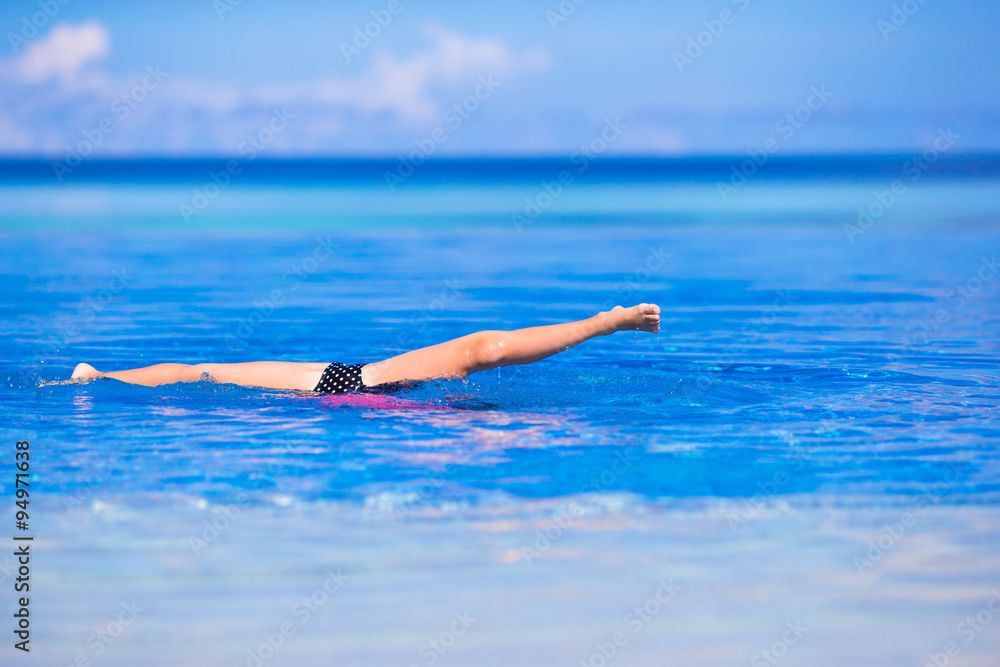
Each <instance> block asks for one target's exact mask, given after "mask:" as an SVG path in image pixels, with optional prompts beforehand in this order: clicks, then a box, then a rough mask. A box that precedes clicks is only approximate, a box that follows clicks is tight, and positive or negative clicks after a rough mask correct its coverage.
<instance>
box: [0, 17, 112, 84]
mask: <svg viewBox="0 0 1000 667" xmlns="http://www.w3.org/2000/svg"><path fill="white" fill-rule="evenodd" d="M109 46H110V39H109V38H108V30H107V28H105V27H104V25H103V24H101V23H100V22H98V21H93V20H91V21H86V22H84V23H81V24H80V25H78V26H72V25H69V24H67V23H60V24H59V25H57V26H56V27H55V28H53V30H52V32H50V33H49V34H48V35H46V36H45V37H44V38H42V39H39V40H38V41H36V42H33V43H32V44H31V45H30V46H28V48H27V49H26V50H25V52H24V53H23V54H22V55H21V56H20V57H19V58H17V59H16V60H14V62H13V63H12V65H13V71H14V72H15V73H16V74H17V76H18V77H19V78H20V79H22V80H23V81H26V82H28V83H38V82H41V81H46V80H48V79H50V78H52V77H53V76H58V77H61V78H64V79H69V78H71V77H73V76H74V75H75V74H77V72H79V71H80V70H81V69H82V68H83V67H84V66H86V65H87V64H88V63H90V62H92V61H96V60H101V59H103V58H104V57H105V56H106V55H107V54H108V49H109Z"/></svg>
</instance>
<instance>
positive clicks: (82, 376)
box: [70, 364, 101, 380]
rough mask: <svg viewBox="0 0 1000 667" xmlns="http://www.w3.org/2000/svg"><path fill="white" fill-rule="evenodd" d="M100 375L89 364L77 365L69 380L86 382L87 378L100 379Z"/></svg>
mask: <svg viewBox="0 0 1000 667" xmlns="http://www.w3.org/2000/svg"><path fill="white" fill-rule="evenodd" d="M100 376H101V373H100V371H98V370H97V369H96V368H94V367H93V366H91V365H90V364H77V365H76V368H75V369H74V370H73V375H72V376H70V380H86V379H88V378H96V377H100Z"/></svg>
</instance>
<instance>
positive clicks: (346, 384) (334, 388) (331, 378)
mask: <svg viewBox="0 0 1000 667" xmlns="http://www.w3.org/2000/svg"><path fill="white" fill-rule="evenodd" d="M362 367H364V364H352V365H350V366H348V365H347V364H342V363H340V362H339V361H335V362H333V363H332V364H330V365H329V366H327V367H326V368H325V369H324V370H323V375H322V376H321V377H320V378H319V384H317V385H316V391H318V392H320V393H323V394H354V393H360V392H363V391H364V390H365V389H366V387H365V384H364V382H362V381H361V369H362Z"/></svg>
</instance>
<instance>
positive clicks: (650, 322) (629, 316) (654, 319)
mask: <svg viewBox="0 0 1000 667" xmlns="http://www.w3.org/2000/svg"><path fill="white" fill-rule="evenodd" d="M602 315H604V316H605V320H606V321H607V322H608V324H609V326H610V327H611V330H610V331H609V332H608V333H614V332H615V331H626V330H628V331H649V332H651V333H656V332H657V331H659V330H660V307H659V306H657V305H656V304H655V303H640V304H639V305H638V306H632V307H631V308H623V307H621V306H615V307H614V308H612V309H611V310H609V311H608V312H606V313H602Z"/></svg>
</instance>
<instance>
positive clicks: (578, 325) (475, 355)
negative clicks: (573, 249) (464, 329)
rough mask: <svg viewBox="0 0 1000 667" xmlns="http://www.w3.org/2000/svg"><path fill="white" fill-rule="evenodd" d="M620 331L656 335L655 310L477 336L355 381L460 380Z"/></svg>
mask: <svg viewBox="0 0 1000 667" xmlns="http://www.w3.org/2000/svg"><path fill="white" fill-rule="evenodd" d="M625 329H631V330H639V331H651V332H656V331H659V330H660V307H659V306H657V305H655V304H649V303H642V304H639V305H638V306H632V307H631V308H622V307H621V306H616V307H615V308H614V309H612V310H609V311H607V312H604V313H598V314H597V315H594V316H593V317H590V318H588V319H585V320H580V321H578V322H567V323H566V324H552V325H548V326H541V327H531V328H528V329H517V330H515V331H480V332H478V333H474V334H469V335H468V336H462V337H461V338H456V339H454V340H450V341H448V342H445V343H440V344H438V345H432V346H430V347H425V348H421V349H419V350H412V351H410V352H405V353H403V354H400V355H398V356H395V357H392V358H389V359H386V360H384V361H379V362H376V363H373V364H367V365H365V367H364V368H363V369H362V370H361V379H362V381H363V382H364V383H365V384H366V385H368V386H373V385H377V384H382V383H385V382H398V381H400V380H424V379H429V378H464V377H465V376H466V375H468V374H469V373H475V372H477V371H484V370H488V369H490V368H497V367H499V366H510V365H512V364H530V363H532V362H535V361H538V360H540V359H544V358H546V357H549V356H552V355H553V354H556V353H558V352H562V351H563V350H568V349H569V348H571V347H573V346H575V345H579V344H580V343H582V342H584V341H587V340H590V339H591V338H594V337H595V336H604V335H607V334H611V333H614V332H616V331H621V330H625Z"/></svg>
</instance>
